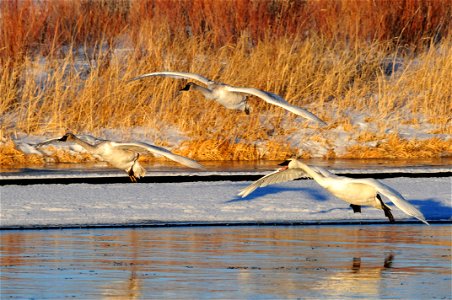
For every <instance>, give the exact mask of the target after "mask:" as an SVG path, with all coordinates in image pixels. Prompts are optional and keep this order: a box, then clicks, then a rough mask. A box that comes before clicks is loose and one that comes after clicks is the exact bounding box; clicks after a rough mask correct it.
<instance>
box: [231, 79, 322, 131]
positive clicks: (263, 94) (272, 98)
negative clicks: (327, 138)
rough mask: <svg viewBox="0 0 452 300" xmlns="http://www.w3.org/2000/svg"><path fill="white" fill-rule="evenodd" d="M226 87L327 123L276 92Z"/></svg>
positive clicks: (318, 121)
mask: <svg viewBox="0 0 452 300" xmlns="http://www.w3.org/2000/svg"><path fill="white" fill-rule="evenodd" d="M225 89H227V90H228V91H231V92H236V93H245V94H250V95H253V96H256V97H259V98H261V99H262V100H264V101H265V102H267V103H270V104H273V105H276V106H279V107H282V108H284V109H286V110H288V111H290V112H293V113H294V114H296V115H299V116H302V117H303V118H306V119H308V120H311V121H314V122H317V123H319V124H321V125H326V123H325V122H324V121H322V120H321V119H320V118H319V117H317V116H316V115H314V114H313V113H311V112H310V111H308V110H306V109H304V108H301V107H298V106H295V105H292V104H290V103H289V102H287V101H286V100H285V99H283V98H282V97H281V96H279V95H276V94H273V93H270V92H267V91H263V90H259V89H255V88H246V87H234V86H226V87H225Z"/></svg>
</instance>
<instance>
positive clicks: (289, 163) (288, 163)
mask: <svg viewBox="0 0 452 300" xmlns="http://www.w3.org/2000/svg"><path fill="white" fill-rule="evenodd" d="M279 165H280V166H282V167H283V168H282V169H297V168H300V167H301V166H300V165H303V163H302V162H301V161H299V160H297V159H296V158H289V159H286V160H285V161H283V162H282V163H280V164H279Z"/></svg>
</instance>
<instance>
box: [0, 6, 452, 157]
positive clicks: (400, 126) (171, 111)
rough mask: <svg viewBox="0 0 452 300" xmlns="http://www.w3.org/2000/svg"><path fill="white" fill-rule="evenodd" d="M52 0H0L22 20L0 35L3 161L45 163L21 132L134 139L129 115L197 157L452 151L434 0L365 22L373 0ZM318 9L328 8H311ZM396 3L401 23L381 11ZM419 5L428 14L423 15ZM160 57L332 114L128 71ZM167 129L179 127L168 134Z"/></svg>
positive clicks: (451, 45) (143, 133)
mask: <svg viewBox="0 0 452 300" xmlns="http://www.w3.org/2000/svg"><path fill="white" fill-rule="evenodd" d="M57 2H58V1H56V2H44V4H42V5H43V7H41V9H42V10H39V9H38V10H33V8H36V7H33V5H35V4H34V2H33V1H22V2H16V5H17V7H16V8H14V7H12V6H11V7H8V4H7V3H2V5H1V6H0V8H1V9H2V15H1V18H0V20H1V22H2V24H3V25H5V24H10V23H11V22H12V18H13V17H14V16H15V14H14V13H16V14H18V13H21V14H22V18H24V16H27V18H28V19H21V20H22V22H19V24H20V26H19V25H18V26H16V27H17V28H13V27H11V26H10V27H7V28H9V29H11V30H13V31H14V30H15V31H16V36H15V37H14V38H13V37H12V36H10V35H7V34H3V36H2V38H0V42H1V43H2V44H0V63H1V65H2V68H1V70H0V77H1V82H0V94H1V95H2V101H1V104H0V116H1V123H0V138H1V143H0V164H2V165H10V164H16V163H18V162H19V161H24V162H29V163H32V162H33V161H36V163H44V161H45V160H44V159H34V158H32V157H29V155H30V154H27V153H23V152H22V151H19V150H17V151H14V148H16V146H15V145H14V143H12V141H13V140H14V141H15V140H17V138H16V137H17V136H23V135H30V136H45V137H47V138H48V137H55V136H59V135H62V134H63V133H64V132H65V131H67V130H71V131H73V132H74V133H84V134H92V135H97V136H103V137H105V132H106V131H108V130H115V132H116V135H114V137H115V138H117V139H123V140H124V139H125V140H128V139H136V138H137V135H136V134H135V133H134V131H135V130H136V128H139V129H140V134H139V135H138V137H139V138H141V139H145V140H147V141H149V142H151V143H155V144H157V145H161V146H166V147H169V148H171V149H173V150H174V151H175V152H177V153H179V154H182V155H187V156H189V157H191V158H194V159H198V160H256V159H271V160H273V159H284V158H286V157H288V156H300V157H305V158H310V157H323V158H325V159H334V158H397V157H399V158H410V157H412V158H422V157H444V156H451V155H452V145H451V142H450V135H451V134H452V129H451V128H452V126H451V117H450V115H451V112H452V100H451V95H452V87H451V85H450V82H452V74H451V72H450V70H452V60H451V59H450V57H452V39H451V37H450V36H449V34H448V32H449V27H450V23H449V21H445V19H444V14H445V16H447V13H448V12H450V11H451V10H450V9H451V8H450V5H444V4H441V3H440V2H441V1H440V2H437V1H406V2H404V3H405V4H404V5H405V6H404V7H400V5H389V2H384V1H382V2H380V3H379V6H378V9H379V12H380V14H379V15H378V14H375V15H374V14H373V13H371V14H370V15H369V16H367V17H368V18H369V19H368V20H367V19H366V20H365V21H364V15H365V14H364V12H365V9H366V7H367V6H368V5H371V1H359V2H356V3H360V4H353V3H352V2H351V1H324V2H322V3H323V4H322V5H324V7H323V6H322V7H320V6H319V5H321V4H320V3H321V2H317V1H312V2H310V3H309V2H308V3H309V5H308V4H306V6H305V7H298V11H296V10H294V7H293V5H295V4H294V3H295V2H292V1H280V2H275V1H232V2H231V3H232V4H231V3H230V2H228V1H225V2H224V3H227V4H226V5H225V7H223V8H222V7H218V6H215V4H211V5H210V4H208V3H211V2H209V1H195V2H193V3H192V5H189V2H186V1H173V2H172V3H173V7H172V8H171V7H169V6H168V5H167V4H165V3H166V2H168V1H138V3H139V4H140V5H138V4H137V3H136V2H129V1H114V2H108V1H93V2H91V1H71V2H70V3H71V4H70V5H69V4H68V2H66V1H63V2H61V3H59V4H55V3H57ZM446 2H447V1H446ZM52 3H53V4H52ZM96 3H97V4H96ZM109 3H110V4H109ZM112 3H113V4H116V6H115V5H113V4H112ZM213 3H215V1H213ZM234 3H235V4H236V5H238V6H236V7H235V8H234V9H235V10H236V11H235V13H233V12H234V10H233V8H232V7H230V5H233V4H234ZM261 3H266V6H265V5H262V4H261ZM272 3H277V4H278V5H277V6H275V7H273V8H269V7H270V6H269V5H271V4H272ZM337 3H341V7H340V9H338V7H337ZM145 4H147V5H151V4H152V5H151V6H152V7H153V8H152V9H150V8H149V6H146V5H145ZM399 4H400V3H399ZM446 4H447V3H446ZM27 5H28V7H27ZM71 5H72V6H71ZM316 5H317V6H316ZM197 8H198V10H196V9H197ZM322 9H324V10H323V12H324V16H323V17H322V18H321V17H320V16H318V15H316V14H313V16H312V17H310V18H308V17H307V14H308V13H309V12H311V13H312V12H316V13H318V10H319V11H322ZM400 9H404V14H403V15H399V16H398V17H399V20H398V22H399V23H400V24H399V23H398V24H395V23H394V22H395V21H394V20H393V21H387V20H392V19H391V18H390V17H389V16H394V15H396V14H397V12H400ZM439 9H443V10H442V11H441V10H439ZM263 11H265V13H262V12H263ZM353 11H355V12H359V13H357V14H355V15H353V16H354V17H352V14H351V12H353ZM86 12H89V13H90V14H89V15H87V14H83V13H86ZM171 12H173V13H174V18H170V17H169V16H171ZM184 12H185V13H184ZM257 12H261V13H262V15H261V16H262V17H261V18H260V19H259V18H257V16H256V13H257ZM410 12H411V15H409V13H410ZM56 13H57V14H56ZM55 14H56V15H55ZM184 14H185V15H186V16H185V17H183V16H184ZM239 15H243V16H247V17H246V18H245V19H244V20H240V18H239V17H238V16H239ZM52 16H53V17H54V18H53V19H52V18H51V17H52ZM55 16H58V17H55ZM212 16H217V19H216V20H214V19H212ZM347 16H348V18H347ZM420 16H421V17H422V18H421V19H422V20H424V23H425V24H424V23H422V22H421V23H419V24H421V25H419V24H418V25H416V24H417V22H420V21H418V18H419V17H420ZM282 17H284V18H285V21H284V22H282V21H281V22H276V20H278V18H282ZM341 17H342V19H341ZM358 17H359V18H358ZM8 18H9V19H8ZM228 18H229V19H228ZM231 18H232V19H231ZM316 18H317V19H316ZM388 18H389V19H388ZM383 19H384V20H386V21H385V22H386V23H385V22H382V21H381V20H383ZM8 20H9V21H8ZM227 20H234V21H233V22H231V24H229V23H227ZM297 20H298V21H299V22H297ZM303 20H305V21H306V22H307V23H310V24H311V25H309V24H305V23H306V22H301V21H303ZM315 20H317V21H316V22H314V21H315ZM319 20H323V23H322V22H320V21H319ZM378 20H380V23H381V24H380V23H378ZM408 20H409V21H408ZM308 21H309V22H308ZM358 21H359V24H360V26H359V30H357V29H356V28H355V30H353V27H352V26H351V25H352V24H353V22H358ZM52 22H53V23H52ZM203 22H204V23H203ZM391 22H392V23H391ZM343 23H344V24H343ZM377 23H378V24H379V25H376V24H377ZM383 23H384V24H383ZM43 24H47V25H46V26H44V25H43ZM55 24H57V25H55ZM58 24H60V25H58ZM187 24H188V25H189V26H188V25H187ZM202 24H204V25H203V26H204V27H205V28H204V30H203V29H202V28H201V27H202V26H201V25H202ZM227 24H229V25H227ZM312 24H315V26H314V25H312ZM322 24H323V25H322ZM272 25H274V26H272ZM383 25H384V26H383ZM389 25H391V26H389ZM40 26H41V27H40ZM89 26H91V28H92V30H91V31H89V30H88V27H89ZM187 26H188V27H187ZM200 26H201V27H200ZM221 26H223V27H221ZM281 26H282V27H284V26H285V27H284V28H285V29H287V30H283V29H282V27H281ZM309 26H310V27H309ZM372 26H373V28H372ZM7 28H5V27H4V28H3V29H2V31H4V32H6V31H5V30H6V29H7ZM206 28H208V29H209V30H207V29H206ZM385 28H386V31H385ZM32 29H33V30H32ZM333 29H334V30H335V32H333V31H334V30H333ZM303 30H304V31H303ZM35 31H36V32H35ZM24 32H25V33H27V34H25V33H24ZM369 32H373V33H372V34H371V33H369ZM38 33H39V34H40V35H39V34H38ZM352 33H354V34H352ZM395 34H398V35H395ZM35 36H40V38H41V40H40V42H36V41H35V42H33V41H34V40H35ZM369 36H371V37H372V38H370V39H369V38H368V37H369ZM439 36H441V38H439ZM8 37H9V40H8V39H7V38H8ZM162 70H173V71H186V72H195V73H199V74H202V75H204V76H206V77H208V78H212V79H214V80H219V81H223V82H226V83H229V84H232V85H238V86H251V87H256V88H260V89H264V90H268V91H271V92H274V93H277V94H280V95H281V96H283V97H284V98H285V99H287V100H288V101H289V102H291V103H292V104H295V105H299V106H302V107H306V108H308V109H309V110H310V111H312V112H313V113H315V114H316V115H318V116H319V117H320V118H322V119H324V120H325V121H326V122H327V123H328V124H329V126H327V127H326V128H322V129H319V128H317V127H316V126H315V125H313V124H310V123H309V122H306V121H304V120H302V119H301V118H297V117H295V116H292V115H291V114H290V113H287V112H286V111H284V110H282V109H280V108H277V107H274V106H271V105H267V104H266V103H264V102H263V101H260V100H258V99H257V98H255V97H250V99H249V103H250V106H251V107H252V113H251V115H250V116H246V115H244V114H242V113H240V112H235V111H229V110H226V109H225V108H223V107H221V106H220V105H218V104H217V103H213V102H209V101H207V100H205V99H203V98H202V97H201V95H199V94H197V93H185V94H180V93H178V92H177V91H178V90H179V89H180V88H181V87H182V86H183V84H184V83H185V82H184V81H180V80H175V79H163V78H153V79H149V80H147V79H146V80H143V81H139V82H132V83H129V82H127V80H128V79H130V78H132V77H134V76H136V75H139V74H143V73H147V72H152V71H162ZM174 132H177V135H179V136H183V137H184V138H183V139H176V140H174V138H173V135H174ZM66 154H67V155H68V157H72V156H73V157H74V158H67V159H68V160H74V161H78V160H80V159H81V158H80V157H79V155H78V154H74V153H69V152H68V153H66ZM21 157H23V159H22V158H21ZM54 158H55V160H56V161H61V160H62V159H61V158H58V155H56V154H55V155H54ZM84 159H86V158H84ZM39 161H40V162H39Z"/></svg>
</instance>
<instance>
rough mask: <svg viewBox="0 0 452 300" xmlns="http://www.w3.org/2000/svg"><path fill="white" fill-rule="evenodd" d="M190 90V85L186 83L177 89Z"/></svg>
mask: <svg viewBox="0 0 452 300" xmlns="http://www.w3.org/2000/svg"><path fill="white" fill-rule="evenodd" d="M189 90H190V85H189V84H187V85H186V86H185V87H183V88H181V89H180V90H179V91H189Z"/></svg>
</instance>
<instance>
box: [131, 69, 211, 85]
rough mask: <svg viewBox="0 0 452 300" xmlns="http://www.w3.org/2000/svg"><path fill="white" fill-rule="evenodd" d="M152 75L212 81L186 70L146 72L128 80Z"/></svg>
mask: <svg viewBox="0 0 452 300" xmlns="http://www.w3.org/2000/svg"><path fill="white" fill-rule="evenodd" d="M152 76H161V77H170V78H176V79H193V80H197V81H199V82H201V83H204V84H205V85H208V84H210V83H212V81H211V80H210V79H208V78H206V77H204V76H201V75H199V74H195V73H187V72H170V71H163V72H153V73H147V74H143V75H140V76H137V77H134V78H132V79H130V80H129V81H133V80H138V79H143V78H146V77H152Z"/></svg>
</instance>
